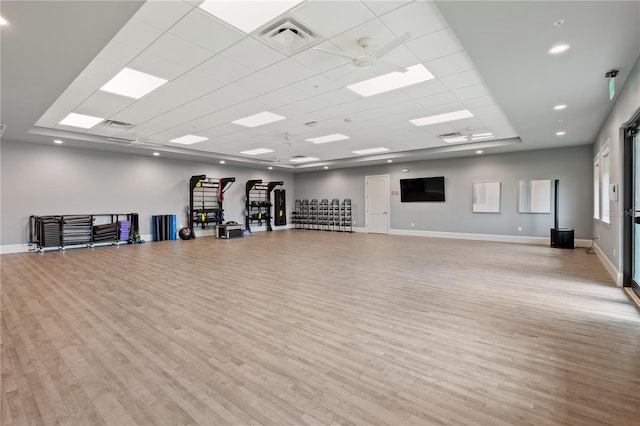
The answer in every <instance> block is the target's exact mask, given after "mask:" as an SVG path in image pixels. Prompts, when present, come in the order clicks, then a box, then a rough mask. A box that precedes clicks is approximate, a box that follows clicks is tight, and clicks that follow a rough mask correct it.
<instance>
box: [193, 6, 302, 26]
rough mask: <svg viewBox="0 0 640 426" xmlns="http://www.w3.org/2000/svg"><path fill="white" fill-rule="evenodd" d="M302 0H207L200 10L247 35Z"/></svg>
mask: <svg viewBox="0 0 640 426" xmlns="http://www.w3.org/2000/svg"><path fill="white" fill-rule="evenodd" d="M300 3H302V0H289V1H285V0H278V1H271V0H269V1H264V0H263V1H255V0H254V1H249V2H246V1H237V0H222V1H221V0H210V1H209V0H208V1H205V2H203V3H201V4H200V6H199V7H200V8H201V9H202V10H204V11H206V12H208V13H210V14H211V15H213V16H215V17H216V18H218V19H220V20H222V21H224V22H226V23H227V24H229V25H231V26H233V27H236V28H237V29H239V30H240V31H243V32H245V33H247V34H249V33H250V32H252V31H253V30H255V29H257V28H259V27H261V26H263V25H264V24H266V23H267V22H269V21H271V20H272V19H274V18H276V17H277V16H280V15H281V14H283V13H284V12H286V11H287V10H289V9H291V8H292V7H294V6H296V5H298V4H300Z"/></svg>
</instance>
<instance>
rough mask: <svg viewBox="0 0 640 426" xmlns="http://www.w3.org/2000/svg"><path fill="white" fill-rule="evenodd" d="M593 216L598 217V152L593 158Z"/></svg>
mask: <svg viewBox="0 0 640 426" xmlns="http://www.w3.org/2000/svg"><path fill="white" fill-rule="evenodd" d="M593 218H594V219H600V153H597V154H596V158H594V159H593Z"/></svg>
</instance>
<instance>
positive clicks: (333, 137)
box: [305, 133, 349, 143]
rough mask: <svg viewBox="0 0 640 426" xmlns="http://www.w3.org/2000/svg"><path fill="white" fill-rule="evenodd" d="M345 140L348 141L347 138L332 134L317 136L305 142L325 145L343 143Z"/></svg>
mask: <svg viewBox="0 0 640 426" xmlns="http://www.w3.org/2000/svg"><path fill="white" fill-rule="evenodd" d="M345 139H349V136H346V135H341V134H340V133H334V134H332V135H326V136H318V137H317V138H309V139H305V140H306V141H307V142H313V143H327V142H336V141H343V140H345Z"/></svg>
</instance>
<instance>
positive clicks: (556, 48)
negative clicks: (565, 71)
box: [549, 44, 571, 55]
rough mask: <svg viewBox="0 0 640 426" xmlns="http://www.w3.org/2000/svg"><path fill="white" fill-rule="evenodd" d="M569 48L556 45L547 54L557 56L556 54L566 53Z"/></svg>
mask: <svg viewBox="0 0 640 426" xmlns="http://www.w3.org/2000/svg"><path fill="white" fill-rule="evenodd" d="M570 47H571V46H570V45H568V44H557V45H555V46H553V47H552V48H551V49H549V53H550V54H552V55H557V54H558V53H562V52H566V51H567V50H569V48H570Z"/></svg>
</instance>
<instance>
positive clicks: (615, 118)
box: [592, 58, 640, 283]
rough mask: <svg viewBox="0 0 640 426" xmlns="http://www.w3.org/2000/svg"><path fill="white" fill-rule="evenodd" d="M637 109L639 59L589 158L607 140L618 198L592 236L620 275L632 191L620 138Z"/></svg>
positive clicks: (612, 203) (638, 101) (639, 73)
mask: <svg viewBox="0 0 640 426" xmlns="http://www.w3.org/2000/svg"><path fill="white" fill-rule="evenodd" d="M638 109H640V58H638V60H636V63H635V65H634V66H633V68H632V69H631V71H630V73H629V77H627V80H626V82H625V84H624V87H623V88H622V90H620V92H619V94H618V97H617V98H616V100H615V104H614V106H613V108H612V109H611V112H610V113H609V116H608V117H607V119H606V121H605V123H604V124H603V126H602V128H601V129H600V131H599V132H598V137H597V138H596V140H595V143H594V147H593V152H592V157H595V155H596V153H597V152H598V151H599V150H600V148H601V147H602V145H604V144H605V143H606V141H607V139H609V140H610V142H609V144H610V155H611V170H610V183H617V184H619V186H620V190H619V194H620V195H621V196H620V197H619V201H612V202H611V205H610V211H611V223H610V224H607V223H604V222H602V221H599V220H595V219H593V234H594V235H599V236H600V239H599V240H598V242H597V245H598V247H600V249H601V250H602V252H603V253H604V255H605V256H606V257H607V258H608V260H609V261H610V262H611V263H612V264H613V265H614V266H615V267H616V268H617V269H618V271H619V272H621V271H622V256H621V253H622V205H623V204H622V199H623V198H624V194H625V192H626V191H631V188H624V183H623V177H624V176H623V173H622V155H623V145H624V138H623V137H622V129H623V127H624V125H625V123H626V122H627V121H628V120H629V119H630V118H631V117H632V116H633V115H634V114H635V113H636V112H637V111H638ZM620 279H621V277H620V278H618V281H619V280H620ZM619 283H620V281H619Z"/></svg>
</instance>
